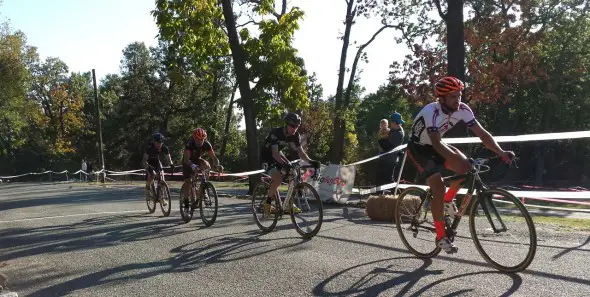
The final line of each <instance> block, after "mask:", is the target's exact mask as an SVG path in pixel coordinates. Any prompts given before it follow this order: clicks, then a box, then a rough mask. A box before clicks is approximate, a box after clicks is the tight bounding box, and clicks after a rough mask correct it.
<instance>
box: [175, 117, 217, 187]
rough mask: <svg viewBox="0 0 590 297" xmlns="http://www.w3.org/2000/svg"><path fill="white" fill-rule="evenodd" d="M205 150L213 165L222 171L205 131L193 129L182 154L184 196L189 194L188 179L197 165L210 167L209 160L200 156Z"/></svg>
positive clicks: (204, 167) (202, 167)
mask: <svg viewBox="0 0 590 297" xmlns="http://www.w3.org/2000/svg"><path fill="white" fill-rule="evenodd" d="M205 152H206V153H208V155H209V157H210V158H211V159H212V160H213V161H214V163H215V166H216V167H217V168H218V169H219V171H223V166H221V165H220V164H219V159H218V158H217V156H216V155H215V152H214V151H213V146H212V145H211V143H210V142H209V141H207V132H206V131H205V130H204V129H202V128H197V129H195V130H194V131H193V133H192V136H191V138H190V139H189V140H188V141H187V143H186V145H185V147H184V154H183V156H182V177H183V178H184V183H183V184H182V191H183V192H184V197H189V195H190V193H189V190H190V179H191V177H192V176H193V174H194V173H195V171H196V169H197V167H200V168H201V169H210V168H211V166H210V165H209V162H207V161H205V160H204V159H203V158H202V156H203V153H205Z"/></svg>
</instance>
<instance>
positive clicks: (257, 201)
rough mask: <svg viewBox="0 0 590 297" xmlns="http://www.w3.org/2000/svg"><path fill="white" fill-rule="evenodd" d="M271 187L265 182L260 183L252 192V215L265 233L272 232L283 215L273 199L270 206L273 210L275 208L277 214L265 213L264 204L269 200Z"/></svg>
mask: <svg viewBox="0 0 590 297" xmlns="http://www.w3.org/2000/svg"><path fill="white" fill-rule="evenodd" d="M269 187H270V185H269V184H268V183H266V182H264V181H261V182H259V183H258V184H257V185H256V187H254V191H253V192H252V204H251V205H250V207H251V208H252V215H254V221H255V222H256V225H258V228H260V230H262V232H264V233H267V232H270V231H272V230H273V229H274V228H275V227H276V225H277V222H278V221H279V217H280V215H281V214H280V212H279V211H278V209H279V206H278V204H277V202H276V199H273V200H272V201H271V203H270V205H269V206H270V208H271V209H272V208H273V207H274V208H275V212H274V213H273V212H271V211H270V210H269V211H268V212H267V213H265V212H264V204H265V201H266V199H267V198H268V190H269Z"/></svg>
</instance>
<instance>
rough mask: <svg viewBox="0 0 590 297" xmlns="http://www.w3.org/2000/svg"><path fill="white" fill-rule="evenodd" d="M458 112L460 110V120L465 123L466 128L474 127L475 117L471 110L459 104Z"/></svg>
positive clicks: (463, 104) (465, 105)
mask: <svg viewBox="0 0 590 297" xmlns="http://www.w3.org/2000/svg"><path fill="white" fill-rule="evenodd" d="M459 110H461V120H463V121H464V122H465V124H467V127H471V126H473V125H475V123H476V121H475V115H474V114H473V111H472V110H471V108H469V106H467V104H465V103H463V102H461V105H460V106H459Z"/></svg>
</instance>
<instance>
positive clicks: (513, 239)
mask: <svg viewBox="0 0 590 297" xmlns="http://www.w3.org/2000/svg"><path fill="white" fill-rule="evenodd" d="M480 196H481V197H477V198H478V199H477V201H475V203H473V204H472V205H471V210H470V212H469V214H470V215H469V231H470V232H471V238H473V242H474V243H475V247H476V248H477V251H478V252H479V254H480V255H481V256H482V257H483V258H484V259H485V260H486V261H487V262H488V263H490V264H491V265H492V266H494V267H495V268H496V269H498V270H500V271H503V272H519V271H522V270H524V269H526V268H527V267H528V266H529V265H530V264H531V262H532V261H533V258H534V257H535V253H536V251H537V232H536V230H535V225H534V223H533V219H532V218H531V215H530V214H529V212H528V211H527V209H526V207H525V206H524V205H523V204H522V202H520V200H518V198H516V197H514V195H512V194H510V193H509V192H508V191H505V190H502V189H490V190H487V191H484V192H483V193H481V194H480Z"/></svg>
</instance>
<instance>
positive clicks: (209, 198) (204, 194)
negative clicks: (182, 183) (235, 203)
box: [179, 167, 219, 227]
mask: <svg viewBox="0 0 590 297" xmlns="http://www.w3.org/2000/svg"><path fill="white" fill-rule="evenodd" d="M197 169H198V167H197ZM210 171H211V169H204V170H201V178H200V180H198V179H197V177H196V175H197V172H198V170H195V172H194V174H193V175H192V176H191V179H190V192H189V195H190V197H189V199H185V197H184V191H183V190H182V189H181V190H180V200H179V201H180V215H181V217H182V220H183V221H184V222H185V223H188V222H190V221H191V220H192V218H193V213H194V211H195V209H196V208H197V207H198V208H199V211H200V214H201V220H202V221H203V223H204V224H205V226H207V227H210V226H212V225H213V224H214V223H215V220H216V219H217V209H218V207H219V204H218V201H217V190H215V186H213V184H212V183H211V182H210V181H209V180H208V179H207V177H208V176H209V172H210ZM204 208H213V209H212V211H213V214H212V215H211V218H208V216H207V215H205V213H206V212H205V210H204Z"/></svg>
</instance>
